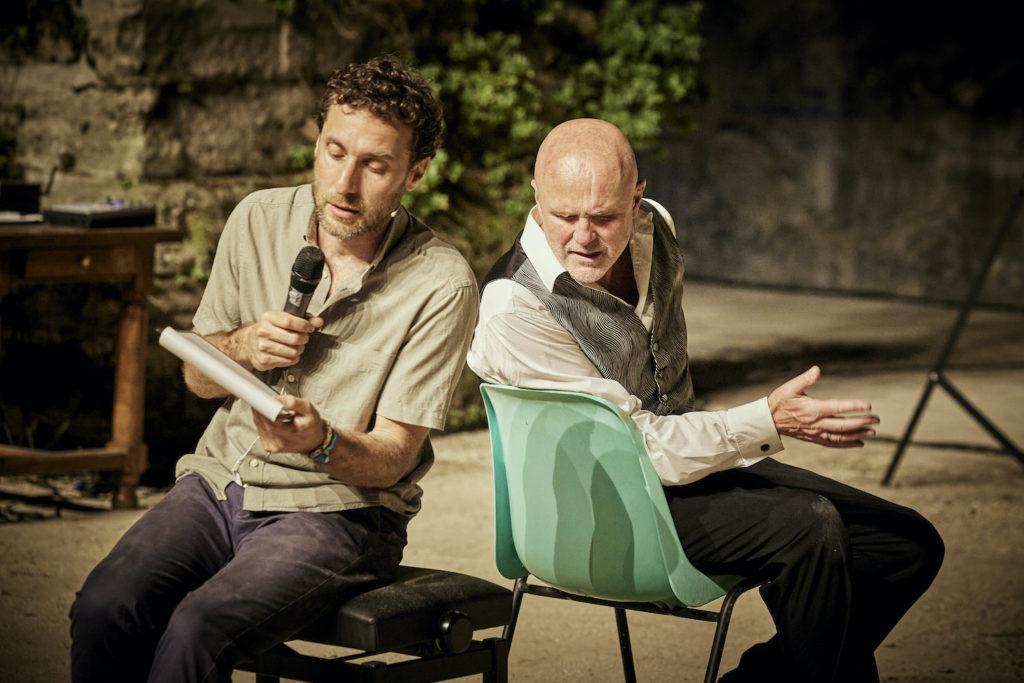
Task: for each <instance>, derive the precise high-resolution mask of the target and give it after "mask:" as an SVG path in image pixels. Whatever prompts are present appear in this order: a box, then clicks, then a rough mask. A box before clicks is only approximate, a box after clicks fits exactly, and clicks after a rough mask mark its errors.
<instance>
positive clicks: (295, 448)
mask: <svg viewBox="0 0 1024 683" xmlns="http://www.w3.org/2000/svg"><path fill="white" fill-rule="evenodd" d="M277 400H278V401H280V402H281V405H283V406H284V407H285V408H286V409H287V410H290V411H291V412H292V413H294V415H295V417H294V419H293V420H292V421H291V422H273V421H271V420H268V419H267V418H265V417H263V416H262V415H260V414H259V413H257V412H256V411H253V413H252V419H253V422H254V423H255V424H256V431H257V432H258V433H259V435H260V443H261V444H263V449H264V450H265V451H266V452H267V453H308V452H309V451H311V450H313V449H314V448H316V447H317V446H319V445H320V444H321V443H323V441H324V436H326V435H327V428H326V427H325V426H324V420H323V418H322V417H320V413H319V412H317V409H316V408H314V407H313V404H311V403H310V402H309V401H307V400H305V399H301V398H296V397H294V396H288V395H281V396H278V397H277Z"/></svg>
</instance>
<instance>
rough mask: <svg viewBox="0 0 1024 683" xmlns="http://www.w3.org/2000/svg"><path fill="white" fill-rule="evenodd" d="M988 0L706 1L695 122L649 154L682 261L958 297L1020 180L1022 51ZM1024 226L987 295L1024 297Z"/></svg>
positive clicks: (1016, 301)
mask: <svg viewBox="0 0 1024 683" xmlns="http://www.w3.org/2000/svg"><path fill="white" fill-rule="evenodd" d="M850 6H856V7H855V8H851V7H850ZM989 9H993V10H994V11H991V12H986V11H981V10H979V11H977V12H974V11H972V12H970V13H966V12H960V13H959V14H957V13H955V12H956V10H943V9H941V8H938V7H935V6H933V5H928V8H927V11H919V10H921V8H920V7H916V6H915V3H910V4H909V5H907V7H904V8H902V9H901V8H898V7H893V6H892V3H887V4H884V6H883V4H881V3H873V2H865V3H845V4H844V3H835V2H820V1H819V2H816V1H813V0H790V1H785V2H772V3H763V2H756V1H754V0H731V1H729V0H723V1H721V2H712V3H707V5H706V9H705V17H704V27H705V36H706V44H705V51H704V56H703V60H702V65H701V69H702V79H703V82H704V88H705V101H704V103H703V104H702V105H701V106H700V107H699V109H698V124H697V126H696V128H695V129H694V130H693V131H692V132H690V133H688V134H677V135H674V136H672V137H671V138H670V139H668V140H666V142H665V144H664V147H663V148H662V149H661V150H657V151H655V152H654V153H651V154H646V155H644V158H643V160H642V162H643V163H642V166H643V171H644V173H645V175H647V177H648V178H649V183H650V190H649V194H650V195H651V196H652V197H655V198H657V199H661V200H662V201H663V202H664V203H666V204H667V206H668V207H669V209H670V210H671V211H672V212H673V214H674V215H675V216H676V217H677V220H678V222H679V223H680V224H681V239H682V242H683V246H684V250H685V252H686V262H687V268H688V271H689V273H690V274H691V275H698V276H700V275H703V276H708V277H714V278H724V279H728V280H733V281H738V282H745V283H758V284H760V283H769V284H780V285H791V286H799V287H814V288H825V289H838V290H849V291H856V292H873V293H884V294H897V295H904V296H912V297H926V298H935V299H947V300H948V299H954V300H955V299H958V298H961V297H962V296H963V295H964V294H965V292H966V290H967V287H968V285H969V282H970V280H971V277H972V274H973V273H974V272H975V270H976V268H977V267H978V263H979V261H980V260H981V259H982V258H983V257H984V254H985V253H986V252H987V250H988V245H989V242H990V238H991V236H992V235H993V233H994V231H995V229H996V227H997V225H998V224H999V223H1000V222H1001V220H1002V219H1003V216H1004V215H1005V213H1006V212H1007V210H1008V209H1009V206H1010V204H1011V202H1012V200H1013V197H1014V194H1015V193H1016V192H1017V191H1018V190H1020V189H1021V183H1022V179H1024V90H1022V89H1021V88H1020V83H1024V58H1022V56H1021V55H1022V53H1021V52H1020V50H1019V48H1018V47H1017V46H1018V45H1019V41H1018V40H1017V38H1016V37H1015V36H1014V35H1013V29H1012V26H1013V24H1012V22H1009V21H1007V18H1006V17H1005V16H1004V15H1005V11H1000V10H999V9H998V8H995V7H993V8H989ZM943 12H948V14H943ZM1022 233H1024V217H1021V218H1020V219H1019V220H1018V221H1017V224H1016V229H1015V230H1014V231H1013V233H1012V236H1011V239H1010V241H1009V242H1008V243H1007V244H1006V245H1005V246H1004V248H1003V250H1002V253H1001V256H1000V258H999V259H998V260H997V262H996V263H995V266H994V268H993V271H992V274H991V277H990V280H989V285H988V287H987V288H986V290H985V293H984V299H985V300H986V301H989V302H993V303H1001V304H1009V305H1015V306H1020V305H1021V303H1022V302H1024V234H1022Z"/></svg>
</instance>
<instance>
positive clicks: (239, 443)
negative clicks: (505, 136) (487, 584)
mask: <svg viewBox="0 0 1024 683" xmlns="http://www.w3.org/2000/svg"><path fill="white" fill-rule="evenodd" d="M318 122H319V124H320V135H319V138H318V139H317V143H316V162H315V166H314V173H313V175H314V180H313V184H312V187H310V186H309V185H303V186H299V187H290V188H277V189H271V190H263V191H260V192H256V193H254V194H252V195H250V196H248V197H246V198H245V199H243V200H242V202H241V203H240V204H239V205H238V206H237V208H236V209H235V210H234V212H232V214H231V217H230V218H229V219H228V221H227V224H226V225H225V227H224V232H223V234H222V235H221V238H220V243H219V244H218V247H217V254H216V257H215V259H214V264H213V269H212V271H211V274H210V281H209V284H208V285H207V288H206V291H205V293H204V294H203V298H202V301H201V303H200V305H199V309H198V310H197V312H196V314H195V317H194V319H193V324H194V327H195V330H196V331H197V332H198V333H199V334H201V335H202V336H204V337H205V338H206V339H207V340H209V341H210V342H212V343H213V344H215V345H216V346H217V347H219V348H220V349H221V350H223V351H224V352H225V353H227V354H228V355H229V356H231V357H232V358H234V359H235V360H237V361H238V362H239V363H241V364H242V365H243V366H245V367H247V368H250V369H252V370H254V371H256V372H259V373H267V376H271V377H274V376H277V377H279V379H278V381H277V384H276V388H277V389H278V390H279V391H280V392H281V394H282V395H281V402H282V403H283V404H284V406H285V407H286V408H287V409H289V410H290V411H291V412H293V413H294V415H295V418H294V420H293V421H292V422H291V423H279V422H271V421H268V420H266V419H264V418H263V417H261V416H259V415H257V414H254V413H253V412H252V411H251V410H250V409H249V407H248V406H246V405H244V404H243V403H241V402H240V401H237V400H234V399H232V398H230V397H229V396H228V394H227V392H226V391H224V390H223V389H222V388H221V387H220V386H218V385H217V384H216V383H214V382H212V381H211V380H210V379H209V378H207V377H205V376H204V375H203V374H202V373H200V372H199V371H198V370H197V369H195V368H193V367H190V366H188V365H186V367H185V381H186V383H187V384H188V386H189V388H190V389H191V390H192V391H194V392H195V393H196V394H198V395H199V396H203V397H210V398H213V397H227V400H226V401H225V402H224V404H223V406H222V407H221V408H220V409H219V410H218V411H217V413H216V415H215V416H214V417H213V419H212V421H211V422H210V424H209V426H208V427H207V429H206V432H205V433H204V434H203V436H202V439H201V440H200V441H199V444H198V446H197V447H196V452H195V453H192V454H188V455H185V456H184V457H183V458H182V459H181V460H180V461H179V462H178V466H177V482H176V484H175V485H174V488H173V489H172V490H171V491H170V493H168V494H167V496H166V497H165V498H164V499H163V500H162V501H161V502H160V503H158V504H157V505H156V506H155V507H154V508H153V509H151V510H149V511H148V512H147V513H146V514H145V515H143V517H142V518H141V519H140V520H139V521H138V522H137V523H136V524H135V525H134V526H133V527H132V528H131V529H129V530H128V532H127V533H126V534H125V535H124V537H123V538H121V540H120V541H119V542H118V543H117V545H116V546H115V547H114V549H113V550H112V551H111V552H110V554H109V555H108V556H107V557H106V558H105V559H104V560H103V561H102V562H101V563H100V564H99V565H98V566H97V567H96V568H95V569H94V570H93V572H92V573H91V574H90V575H89V577H88V578H87V579H86V581H85V585H84V586H83V588H82V590H81V591H80V592H79V594H78V596H77V599H76V601H75V604H74V605H73V606H72V608H71V634H72V641H73V642H72V677H73V679H74V680H76V681H85V680H103V681H112V680H131V681H137V680H144V679H146V678H147V676H148V679H149V680H151V681H156V680H159V681H164V680H166V681H198V680H208V679H215V680H227V679H229V678H230V672H231V670H232V668H233V666H234V664H235V663H236V662H237V661H239V660H240V659H241V658H244V657H246V656H250V655H252V654H254V653H258V652H261V651H263V650H266V649H268V648H270V647H272V646H273V645H275V644H277V643H279V642H282V641H284V640H286V639H288V638H289V637H291V636H293V635H294V634H295V633H296V632H297V631H298V630H300V629H301V628H302V627H303V626H305V625H306V624H308V623H310V622H311V621H313V620H315V619H316V618H318V617H319V616H321V615H322V614H323V613H324V611H325V610H328V609H331V607H332V606H336V605H337V604H338V602H339V601H340V600H343V599H344V598H345V597H346V596H349V595H352V594H354V593H356V592H359V591H361V590H363V589H365V588H366V587H367V586H368V585H369V584H371V583H373V582H378V581H381V580H386V579H387V578H388V577H389V575H390V574H391V573H392V572H393V571H394V569H395V567H397V565H398V563H399V561H400V559H401V556H402V548H403V547H404V545H405V540H406V534H405V528H406V523H407V522H408V520H409V518H411V517H412V516H413V515H414V514H415V513H416V512H417V511H418V510H419V507H420V496H421V493H422V491H421V489H420V487H419V486H418V485H417V482H418V481H419V479H420V478H422V477H423V475H424V474H425V473H426V471H427V470H428V469H429V468H430V465H431V463H432V461H433V454H432V451H431V449H430V444H429V440H428V439H427V432H428V430H430V429H440V428H442V427H443V426H444V418H445V413H446V411H447V407H448V402H449V400H450V398H451V395H452V392H453V390H454V386H455V381H456V379H457V378H458V375H459V372H460V370H461V368H462V358H463V357H464V355H465V350H466V348H467V347H468V344H469V338H470V335H471V333H472V327H473V324H474V322H475V319H476V305H477V303H476V302H477V292H476V283H475V280H474V278H473V274H472V272H471V271H470V269H469V267H468V265H467V264H466V262H465V260H464V259H463V258H462V257H461V256H460V255H459V253H458V252H457V251H456V250H455V249H453V248H452V247H450V246H449V245H447V244H445V243H444V242H442V241H441V240H439V239H438V238H437V237H435V236H434V235H433V233H431V232H430V230H429V229H427V228H426V227H425V226H424V225H423V224H422V223H420V222H419V221H418V220H417V219H416V218H415V217H413V216H412V215H410V214H409V213H408V212H407V211H406V210H405V209H404V208H402V206H401V203H400V201H401V198H402V196H403V194H405V192H407V191H409V190H411V189H412V188H413V187H415V186H416V184H417V183H419V181H420V180H421V179H422V177H423V173H424V171H425V170H426V168H427V165H428V164H429V163H430V159H431V158H432V157H433V156H434V154H435V152H436V151H437V148H438V146H439V144H440V141H441V133H442V118H441V106H440V104H439V103H438V101H437V99H436V98H435V97H434V95H433V94H432V93H431V90H430V87H429V85H428V84H427V83H426V82H425V81H424V80H423V79H421V78H420V77H419V76H417V75H416V74H415V73H413V72H412V71H410V70H409V69H407V68H406V67H404V66H403V65H402V64H400V63H398V62H397V61H395V60H393V59H390V58H383V59H375V60H372V61H370V62H368V63H365V64H355V65H350V66H348V67H346V68H343V69H340V70H338V71H337V72H335V73H334V74H333V75H332V76H331V78H330V80H329V82H328V85H327V88H326V90H325V92H324V95H323V99H322V102H321V112H320V116H319V121H318ZM309 244H315V245H317V246H319V248H320V249H321V250H322V251H323V253H324V256H325V261H326V267H325V269H324V275H323V280H322V281H321V282H320V284H319V286H318V287H317V289H316V291H315V292H314V294H313V300H312V303H311V304H310V311H311V312H313V313H314V314H313V315H312V316H311V317H309V318H300V317H296V316H293V315H290V314H288V313H285V312H283V311H281V310H280V309H281V304H282V301H281V298H282V297H283V296H284V293H285V292H286V291H287V290H288V283H289V277H290V269H291V265H292V262H293V261H294V259H295V256H296V254H297V253H298V252H299V251H300V250H301V249H302V248H303V247H304V246H306V245H309ZM278 368H282V369H283V371H276V370H277V369H278ZM313 456H315V458H314V457H313Z"/></svg>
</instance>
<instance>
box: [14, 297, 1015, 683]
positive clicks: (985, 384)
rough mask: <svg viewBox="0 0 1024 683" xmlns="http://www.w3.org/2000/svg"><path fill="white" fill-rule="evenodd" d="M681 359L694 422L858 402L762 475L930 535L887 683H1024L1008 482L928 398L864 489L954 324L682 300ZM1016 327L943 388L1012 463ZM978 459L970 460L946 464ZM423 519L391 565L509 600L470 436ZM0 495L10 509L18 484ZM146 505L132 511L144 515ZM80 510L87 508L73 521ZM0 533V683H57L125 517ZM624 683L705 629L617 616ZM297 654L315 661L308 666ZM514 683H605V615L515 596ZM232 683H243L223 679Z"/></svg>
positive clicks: (128, 515)
mask: <svg viewBox="0 0 1024 683" xmlns="http://www.w3.org/2000/svg"><path fill="white" fill-rule="evenodd" d="M687 306H688V308H687V311H688V322H689V325H690V347H691V350H692V353H693V361H694V367H695V372H697V373H699V374H698V384H701V377H704V382H703V385H704V386H705V387H710V388H712V389H714V391H712V392H711V393H709V394H706V395H705V398H708V399H709V400H708V404H707V406H708V407H711V408H717V407H727V406H730V405H736V404H738V403H741V402H745V401H747V400H751V399H753V398H756V397H758V396H762V395H764V394H765V393H766V392H767V391H768V390H769V389H771V388H772V387H773V386H775V385H776V384H778V383H779V381H781V380H784V379H786V378H788V376H790V375H792V374H794V373H795V372H797V371H799V370H801V369H803V367H804V366H805V363H806V362H807V361H808V360H809V359H814V360H816V361H817V362H820V363H821V364H822V366H823V368H824V370H825V373H826V376H825V378H824V379H823V380H822V382H821V383H820V385H819V387H818V388H817V389H816V391H815V392H814V394H815V395H818V396H856V397H863V398H868V399H869V400H871V401H872V402H873V404H874V409H875V412H877V413H878V414H879V415H880V416H881V418H882V424H881V429H880V436H881V438H880V439H879V440H877V441H875V442H873V443H872V444H870V445H869V446H868V447H866V448H864V449H862V450H857V451H826V450H824V449H820V448H817V447H813V446H809V445H806V444H803V443H800V442H796V441H792V440H787V441H786V450H785V452H784V453H782V454H780V456H779V457H780V458H782V459H784V460H785V461H787V462H790V463H793V464H795V465H799V466H802V467H807V468H810V469H814V470H816V471H818V472H821V473H823V474H825V475H828V476H831V477H834V478H836V479H839V480H842V481H845V482H847V483H849V484H852V485H854V486H858V487H860V488H863V489H866V490H868V491H871V492H873V493H876V494H879V495H882V496H884V497H888V498H890V499H893V500H895V501H897V502H899V503H902V504H905V505H909V506H911V507H914V508H916V509H917V510H919V511H920V512H922V513H923V514H924V515H925V516H926V517H928V518H929V519H931V520H932V521H933V522H934V524H935V525H936V526H937V527H938V529H939V531H940V532H941V534H942V536H943V538H944V539H945V542H946V548H947V555H946V561H945V564H944V566H943V568H942V571H941V572H940V574H939V576H938V578H937V579H936V582H935V584H934V585H933V587H932V588H931V590H930V591H929V592H928V593H927V594H926V595H925V596H924V598H923V599H922V600H921V601H920V602H919V603H918V604H917V605H916V606H915V607H914V608H913V609H912V610H911V611H910V613H909V614H908V615H907V616H906V618H905V619H904V620H903V621H902V622H901V623H900V624H899V625H898V626H897V627H896V629H895V630H894V631H893V632H892V634H890V636H889V638H888V639H887V640H886V642H885V643H884V644H883V645H882V647H881V648H880V649H879V651H878V661H879V668H880V670H881V671H882V676H883V680H887V681H913V682H924V681H1021V680H1024V603H1022V600H1021V598H1022V597H1024V572H1022V571H1021V569H1020V568H1021V566H1022V564H1024V530H1022V527H1021V524H1020V522H1019V521H1020V518H1021V511H1022V506H1021V503H1022V500H1024V469H1022V468H1021V466H1020V465H1019V464H1018V463H1017V462H1016V461H1015V460H1013V459H1012V458H1008V457H1005V456H999V455H994V454H992V453H991V452H987V451H986V450H985V449H986V448H987V449H989V450H991V447H992V446H993V443H994V442H992V440H991V439H990V438H989V437H988V436H987V435H985V434H984V433H983V432H982V431H981V430H980V429H979V428H978V427H977V426H976V425H975V424H974V423H973V422H972V421H971V420H970V418H968V417H967V416H966V415H965V414H964V413H963V412H962V411H961V410H960V409H959V408H958V407H957V406H956V405H955V404H954V403H953V402H952V401H951V400H950V399H948V398H947V397H946V396H945V395H944V394H942V393H938V394H936V395H934V398H933V399H932V403H931V405H930V406H929V408H928V411H927V412H926V414H925V419H924V421H923V422H922V424H921V426H920V428H919V430H918V433H917V435H916V438H917V439H918V440H920V441H923V442H930V443H932V444H936V443H937V444H940V445H939V446H935V445H931V446H924V445H922V446H916V447H913V448H911V449H910V451H909V452H908V455H907V457H906V458H905V459H904V464H903V465H902V467H901V469H900V471H899V472H898V474H897V478H896V483H895V485H894V486H892V487H889V488H885V487H882V486H881V485H880V483H879V482H880V480H881V477H882V474H883V472H884V471H885V468H886V465H887V464H888V462H889V459H890V458H891V455H892V452H893V449H894V444H893V443H892V440H894V439H895V438H897V437H898V436H899V435H900V434H901V433H902V431H903V428H904V426H905V425H906V422H907V420H908V419H909V414H910V411H911V409H912V407H913V405H914V403H915V402H916V400H917V398H918V396H919V395H920V392H921V389H922V388H923V384H924V380H925V371H926V369H927V367H928V365H929V364H930V361H931V359H932V358H933V357H934V354H935V352H936V349H937V347H938V345H939V344H941V343H942V341H943V339H944V338H945V334H946V331H947V330H948V327H949V325H950V324H951V322H952V319H953V315H954V312H953V311H951V310H949V309H945V308H940V307H933V306H922V305H909V304H902V303H893V302H884V301H872V300H864V299H837V298H831V297H819V296H809V295H794V294H780V293H766V292H757V291H751V290H741V289H731V288H723V287H712V286H708V285H704V286H693V285H691V286H690V289H689V290H688V295H687ZM1022 320H1024V319H1022V316H1020V315H1014V314H1008V313H993V312H987V313H981V314H978V315H976V316H975V317H974V318H972V324H971V327H970V329H969V331H968V334H967V335H965V338H964V341H963V343H962V344H961V345H960V351H958V353H957V355H956V369H955V370H953V371H951V372H950V376H951V377H952V379H953V381H954V382H955V383H956V384H957V386H958V387H960V389H961V390H962V391H963V392H964V393H965V394H966V395H967V396H969V397H970V398H971V399H972V400H973V401H974V402H975V403H976V404H977V405H978V406H979V407H980V408H981V409H982V410H983V411H984V412H985V413H986V414H987V415H988V416H989V417H990V418H991V419H992V420H993V421H994V422H995V423H996V424H997V425H999V426H1000V427H1001V428H1002V429H1003V430H1004V431H1005V432H1006V433H1008V434H1009V435H1010V437H1011V438H1012V439H1014V440H1015V442H1016V443H1018V444H1021V443H1024V420H1022V419H1021V418H1022V417H1024V410H1022V408H1021V405H1022V401H1024V342H1021V341H1020V339H1019V337H1020V334H1021V332H1022V330H1024V325H1021V322H1022ZM965 445H966V446H980V447H981V448H976V447H969V448H965V447H964V446H965ZM435 448H436V451H437V455H438V458H437V460H438V461H437V465H436V467H435V469H434V470H433V471H432V472H431V474H430V475H429V476H428V478H427V479H426V481H425V482H424V488H425V489H426V498H425V507H424V510H423V512H422V514H421V515H420V516H419V517H418V518H417V519H416V520H415V521H414V522H413V524H412V525H411V527H410V545H409V548H408V550H407V553H406V558H405V562H406V563H407V564H417V565H424V566H435V567H442V568H447V569H452V570H456V571H462V572H466V573H470V574H475V575H478V576H481V577H484V578H488V579H491V580H494V581H496V582H501V583H504V584H508V583H509V582H507V581H506V580H505V579H503V578H501V577H500V576H499V575H498V574H497V571H496V570H495V568H494V564H493V560H492V550H493V549H492V541H491V538H492V533H493V531H492V524H493V514H492V510H491V505H492V500H491V470H490V455H489V447H488V442H487V435H486V432H482V431H481V432H467V433H462V434H455V435H450V436H441V437H437V438H436V440H435ZM0 489H4V490H9V491H10V490H20V491H24V490H26V488H25V485H24V483H23V482H21V481H15V480H6V481H0ZM160 497H161V494H159V493H151V494H149V495H146V496H144V498H143V505H144V507H148V506H151V505H153V504H154V503H155V502H156V501H158V500H159V498H160ZM84 502H86V503H87V502H88V501H84ZM38 511H40V512H41V513H42V515H43V517H45V518H44V519H40V520H36V521H24V522H19V523H13V524H3V525H0V556H2V557H3V560H2V562H0V681H60V680H66V679H67V678H68V674H67V671H68V649H69V637H68V627H67V619H66V614H67V610H68V607H69V605H70V603H71V600H72V599H73V595H74V591H75V590H76V589H77V588H78V587H79V586H80V584H81V582H82V580H83V578H84V577H85V575H86V574H87V573H88V571H89V570H90V568H91V567H92V566H93V565H94V564H95V563H96V562H97V561H99V560H100V559H101V558H102V557H103V556H104V555H105V554H106V553H107V552H108V551H109V549H110V548H111V546H112V545H113V544H114V542H115V541H116V540H117V538H118V537H119V536H120V534H121V533H123V531H124V530H125V529H127V528H128V526H130V525H131V524H132V523H133V522H134V521H135V520H136V519H137V518H138V517H139V515H140V514H141V512H142V511H141V510H133V511H109V510H108V511H98V512H82V511H65V512H64V513H63V515H62V517H61V518H60V519H57V518H54V517H53V516H52V512H51V511H49V509H48V508H38ZM630 623H631V627H632V631H633V647H634V653H635V656H636V662H637V673H638V677H639V679H640V680H642V681H661V680H673V681H699V680H702V676H703V668H704V665H705V661H706V656H707V650H708V647H709V645H710V641H711V635H712V627H711V626H710V625H708V624H702V623H698V622H689V621H680V620H674V619H667V618H663V617H661V618H659V617H657V616H653V615H646V614H637V615H631V617H630ZM772 632H773V626H772V623H771V619H770V617H769V615H768V613H767V611H766V610H765V608H764V606H763V604H762V603H761V600H760V598H759V597H758V596H757V595H756V594H747V595H746V596H744V597H743V598H741V600H740V601H739V604H738V606H737V609H736V612H735V615H734V619H733V626H732V629H731V631H730V636H729V641H728V645H727V648H726V653H725V657H724V662H723V671H724V670H728V669H729V668H731V667H732V666H734V665H735V663H736V662H737V660H738V657H739V654H740V652H742V650H743V649H744V648H745V647H746V646H748V645H750V644H752V643H755V642H758V641H761V640H763V639H766V638H768V637H769V636H770V635H771V634H772ZM314 649H315V648H314ZM511 674H512V679H513V680H516V681H550V680H589V681H615V680H621V669H620V665H619V661H618V651H617V645H616V639H615V625H614V618H613V616H612V613H611V611H610V610H607V609H603V608H599V607H593V606H586V605H577V604H569V603H565V602H561V601H551V600H545V599H543V598H537V597H531V596H528V597H527V599H526V601H525V602H524V606H523V609H522V613H521V617H520V622H519V628H518V630H517V633H516V642H515V645H514V647H513V650H512V658H511ZM235 680H236V681H251V680H252V677H251V676H249V675H246V674H236V676H235Z"/></svg>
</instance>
